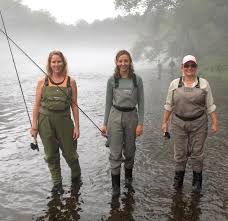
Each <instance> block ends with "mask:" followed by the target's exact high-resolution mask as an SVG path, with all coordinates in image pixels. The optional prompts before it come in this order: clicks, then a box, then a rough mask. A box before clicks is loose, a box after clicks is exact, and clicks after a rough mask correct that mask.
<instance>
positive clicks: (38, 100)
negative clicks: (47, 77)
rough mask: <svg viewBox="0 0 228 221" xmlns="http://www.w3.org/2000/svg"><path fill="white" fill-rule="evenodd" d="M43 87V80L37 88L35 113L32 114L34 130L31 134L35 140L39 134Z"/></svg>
mask: <svg viewBox="0 0 228 221" xmlns="http://www.w3.org/2000/svg"><path fill="white" fill-rule="evenodd" d="M43 85H44V80H43V79H42V80H39V81H38V83H37V86H36V95H35V103H34V106H33V112H32V128H31V131H30V133H31V135H32V136H33V137H35V138H36V136H37V133H38V118H39V109H40V104H41V96H42V89H43Z"/></svg>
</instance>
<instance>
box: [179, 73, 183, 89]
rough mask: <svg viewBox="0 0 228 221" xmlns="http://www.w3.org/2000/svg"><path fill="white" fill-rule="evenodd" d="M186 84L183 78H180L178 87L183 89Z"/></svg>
mask: <svg viewBox="0 0 228 221" xmlns="http://www.w3.org/2000/svg"><path fill="white" fill-rule="evenodd" d="M183 85H184V84H183V81H182V76H181V77H180V80H179V83H178V87H182V86H183Z"/></svg>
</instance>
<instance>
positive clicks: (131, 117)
mask: <svg viewBox="0 0 228 221" xmlns="http://www.w3.org/2000/svg"><path fill="white" fill-rule="evenodd" d="M137 90H138V88H137V81H136V76H135V74H134V76H133V78H132V86H131V87H130V88H119V79H117V78H115V87H114V88H113V106H112V107H111V110H110V113H109V118H108V124H107V128H108V140H109V146H110V156H109V160H110V165H111V174H112V188H113V193H112V195H113V197H114V196H116V195H119V193H120V170H121V163H122V162H123V161H124V167H125V184H126V185H130V184H131V182H132V169H133V166H134V157H135V150H136V145H135V139H136V127H137V124H138V114H137V110H136V107H135V106H136V105H137ZM120 104H121V106H120ZM122 156H123V157H124V160H123V157H122Z"/></svg>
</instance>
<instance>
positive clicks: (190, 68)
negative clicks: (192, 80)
mask: <svg viewBox="0 0 228 221" xmlns="http://www.w3.org/2000/svg"><path fill="white" fill-rule="evenodd" d="M181 70H182V72H183V73H184V75H185V76H189V77H191V76H194V75H195V74H196V71H197V64H196V63H195V62H192V61H188V62H186V63H185V64H182V66H181Z"/></svg>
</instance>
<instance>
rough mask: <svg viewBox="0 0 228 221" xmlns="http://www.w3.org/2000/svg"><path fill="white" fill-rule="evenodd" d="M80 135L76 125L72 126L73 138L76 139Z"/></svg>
mask: <svg viewBox="0 0 228 221" xmlns="http://www.w3.org/2000/svg"><path fill="white" fill-rule="evenodd" d="M79 137H80V131H79V128H78V127H74V132H73V140H77V139H78V138H79Z"/></svg>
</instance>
